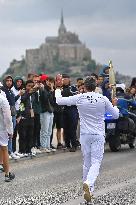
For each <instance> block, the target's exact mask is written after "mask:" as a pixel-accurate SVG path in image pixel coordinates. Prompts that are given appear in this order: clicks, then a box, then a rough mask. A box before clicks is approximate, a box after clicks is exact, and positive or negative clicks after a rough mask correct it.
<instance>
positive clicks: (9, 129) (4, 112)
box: [0, 93, 13, 135]
mask: <svg viewBox="0 0 136 205" xmlns="http://www.w3.org/2000/svg"><path fill="white" fill-rule="evenodd" d="M3 133H4V135H5V133H8V134H13V124H12V117H11V111H10V106H9V103H8V100H7V98H6V97H4V96H3V95H2V94H1V93H0V135H3Z"/></svg>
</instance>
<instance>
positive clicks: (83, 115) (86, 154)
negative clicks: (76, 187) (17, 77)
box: [55, 77, 119, 202]
mask: <svg viewBox="0 0 136 205" xmlns="http://www.w3.org/2000/svg"><path fill="white" fill-rule="evenodd" d="M95 88H96V81H95V80H94V79H92V78H90V77H89V78H87V79H86V80H85V81H84V89H85V93H83V94H78V95H74V96H69V97H62V96H61V91H60V90H56V91H55V92H56V93H55V96H56V102H57V103H58V104H59V105H67V106H71V105H76V106H77V108H78V112H79V118H80V143H81V150H82V153H83V190H84V199H85V200H86V201H87V202H91V201H92V197H93V192H94V184H95V181H96V179H97V177H98V175H99V169H100V166H101V162H102V159H103V153H104V143H105V137H104V136H105V123H104V114H105V113H106V112H109V113H111V114H112V116H113V118H115V119H117V118H118V117H119V110H118V108H117V107H116V103H117V101H116V99H114V100H113V102H112V103H111V102H110V101H109V99H108V98H107V97H105V96H103V95H102V94H99V93H95Z"/></svg>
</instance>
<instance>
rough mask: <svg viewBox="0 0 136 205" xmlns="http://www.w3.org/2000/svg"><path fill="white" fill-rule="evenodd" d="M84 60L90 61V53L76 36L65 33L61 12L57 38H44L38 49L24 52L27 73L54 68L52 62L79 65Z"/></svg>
mask: <svg viewBox="0 0 136 205" xmlns="http://www.w3.org/2000/svg"><path fill="white" fill-rule="evenodd" d="M84 59H87V60H91V51H90V50H89V49H88V48H86V46H85V44H83V43H82V42H81V41H80V40H79V37H78V35H77V34H75V33H72V32H70V31H67V29H66V27H65V24H64V18H63V12H62V13H61V22H60V26H59V29H58V36H53V37H46V39H45V43H43V44H42V45H41V46H40V47H39V48H36V49H27V50H26V57H25V61H26V66H27V70H29V71H36V70H37V69H40V68H41V67H42V66H45V67H48V68H51V67H54V61H56V60H57V61H58V63H59V62H68V63H70V64H72V63H75V64H78V65H80V64H81V63H82V62H83V60H84Z"/></svg>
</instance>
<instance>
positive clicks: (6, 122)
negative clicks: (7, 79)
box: [0, 93, 15, 182]
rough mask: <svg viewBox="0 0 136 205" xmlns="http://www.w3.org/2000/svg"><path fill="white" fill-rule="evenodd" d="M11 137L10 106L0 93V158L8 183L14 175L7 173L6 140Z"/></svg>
mask: <svg viewBox="0 0 136 205" xmlns="http://www.w3.org/2000/svg"><path fill="white" fill-rule="evenodd" d="M12 136H13V124H12V117H11V111H10V106H9V103H8V100H7V99H6V97H4V96H3V95H2V94H1V93H0V157H1V160H2V161H3V168H4V172H5V181H6V182H10V181H11V180H13V179H14V178H15V175H14V174H13V173H11V172H9V155H8V147H7V145H8V140H9V138H10V137H12Z"/></svg>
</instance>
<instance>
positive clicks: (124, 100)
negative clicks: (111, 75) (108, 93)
mask: <svg viewBox="0 0 136 205" xmlns="http://www.w3.org/2000/svg"><path fill="white" fill-rule="evenodd" d="M129 106H132V107H136V101H134V100H133V99H131V97H130V96H127V95H125V94H122V95H120V96H118V102H117V107H118V108H119V111H120V113H121V114H122V115H123V116H127V115H129Z"/></svg>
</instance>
